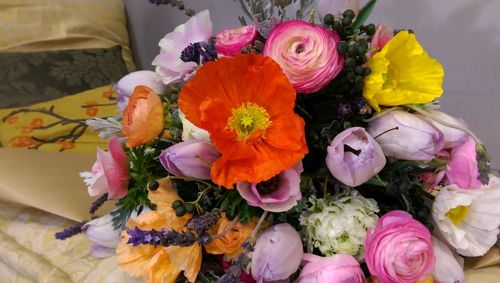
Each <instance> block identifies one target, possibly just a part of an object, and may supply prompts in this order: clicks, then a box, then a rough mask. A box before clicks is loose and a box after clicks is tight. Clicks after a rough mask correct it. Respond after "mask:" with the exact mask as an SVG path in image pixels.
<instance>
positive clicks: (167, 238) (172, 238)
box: [127, 227, 197, 247]
mask: <svg viewBox="0 0 500 283" xmlns="http://www.w3.org/2000/svg"><path fill="white" fill-rule="evenodd" d="M127 234H128V235H129V236H130V238H129V239H128V242H127V244H132V245H133V246H138V245H152V246H155V247H157V246H164V247H170V246H181V247H189V246H191V245H193V244H194V243H196V240H197V239H196V236H195V235H194V234H193V233H190V232H182V233H179V232H177V231H171V230H165V229H162V230H160V231H156V230H154V229H153V230H150V231H144V230H141V229H139V228H137V227H135V229H133V230H127Z"/></svg>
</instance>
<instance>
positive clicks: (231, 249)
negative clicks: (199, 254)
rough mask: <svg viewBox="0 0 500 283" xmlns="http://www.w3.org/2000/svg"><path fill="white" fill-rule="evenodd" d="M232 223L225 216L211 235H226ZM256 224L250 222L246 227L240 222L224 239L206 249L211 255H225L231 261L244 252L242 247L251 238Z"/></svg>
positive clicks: (219, 239) (217, 240)
mask: <svg viewBox="0 0 500 283" xmlns="http://www.w3.org/2000/svg"><path fill="white" fill-rule="evenodd" d="M232 222H233V221H232V220H229V219H228V218H227V217H225V216H224V215H223V216H222V217H221V219H220V220H219V222H218V223H217V226H216V227H215V228H214V229H213V230H212V231H210V233H209V234H211V235H212V236H213V235H215V234H222V233H224V232H225V230H226V229H227V228H228V227H229V226H230V225H231V223H232ZM256 224H257V223H256V222H255V221H250V222H248V223H247V224H245V225H243V224H241V223H240V222H238V223H236V224H235V225H234V226H233V227H232V228H231V230H230V231H228V232H227V233H226V234H224V236H223V237H221V238H218V239H215V240H213V241H212V242H211V243H210V244H208V245H206V246H205V249H206V250H207V252H208V253H211V254H224V255H225V256H227V257H229V258H230V259H232V258H235V257H237V256H238V255H240V254H241V253H242V252H243V248H242V247H241V245H242V244H243V242H245V240H246V239H247V238H248V236H250V234H251V233H252V231H253V229H254V228H255V225H256Z"/></svg>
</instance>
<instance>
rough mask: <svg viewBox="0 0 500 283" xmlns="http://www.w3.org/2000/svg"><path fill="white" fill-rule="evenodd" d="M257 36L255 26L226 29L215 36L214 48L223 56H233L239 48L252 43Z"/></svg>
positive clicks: (237, 52)
mask: <svg viewBox="0 0 500 283" xmlns="http://www.w3.org/2000/svg"><path fill="white" fill-rule="evenodd" d="M256 37H257V29H256V28H255V26H242V27H238V28H234V29H226V30H223V31H221V32H219V33H218V34H217V35H216V36H215V49H216V50H217V52H218V53H219V54H222V55H224V56H231V57H232V56H235V55H236V54H240V53H241V49H242V48H243V47H245V46H247V45H248V44H250V43H252V42H253V41H254V39H255V38H256Z"/></svg>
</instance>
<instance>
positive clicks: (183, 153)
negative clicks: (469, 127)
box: [160, 140, 220, 180]
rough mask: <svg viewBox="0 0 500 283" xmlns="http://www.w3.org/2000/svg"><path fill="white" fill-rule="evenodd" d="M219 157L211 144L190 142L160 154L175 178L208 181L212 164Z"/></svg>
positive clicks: (165, 166)
mask: <svg viewBox="0 0 500 283" xmlns="http://www.w3.org/2000/svg"><path fill="white" fill-rule="evenodd" d="M219 157H220V153H219V152H217V150H216V149H215V147H214V145H213V144H212V143H211V142H208V141H198V140H190V141H185V142H181V143H178V144H176V145H173V146H171V147H169V148H167V149H165V150H164V151H163V152H162V153H161V154H160V162H161V165H163V167H164V168H165V169H166V170H167V171H168V172H169V173H171V174H173V175H175V176H182V177H189V178H194V179H203V180H208V179H210V169H211V167H212V163H213V162H214V161H215V160H217V159H218V158H219Z"/></svg>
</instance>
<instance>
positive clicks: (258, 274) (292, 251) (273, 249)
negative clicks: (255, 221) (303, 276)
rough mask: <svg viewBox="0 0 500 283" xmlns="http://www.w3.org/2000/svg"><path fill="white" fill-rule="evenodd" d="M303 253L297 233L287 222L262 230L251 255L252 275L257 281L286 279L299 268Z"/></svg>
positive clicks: (261, 282) (259, 282)
mask: <svg viewBox="0 0 500 283" xmlns="http://www.w3.org/2000/svg"><path fill="white" fill-rule="evenodd" d="M303 255H304V252H303V247H302V241H301V239H300V235H299V233H297V231H295V229H293V227H292V226H290V224H288V223H282V224H278V225H274V226H272V227H270V228H268V229H266V231H264V232H263V233H262V234H261V235H260V236H259V237H258V238H257V242H256V244H255V250H254V252H253V255H252V266H251V271H252V277H253V279H255V280H256V281H257V282H258V283H263V282H269V281H279V280H286V279H288V277H290V275H292V274H293V273H295V271H297V269H298V268H299V265H300V262H301V261H302V256H303Z"/></svg>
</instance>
